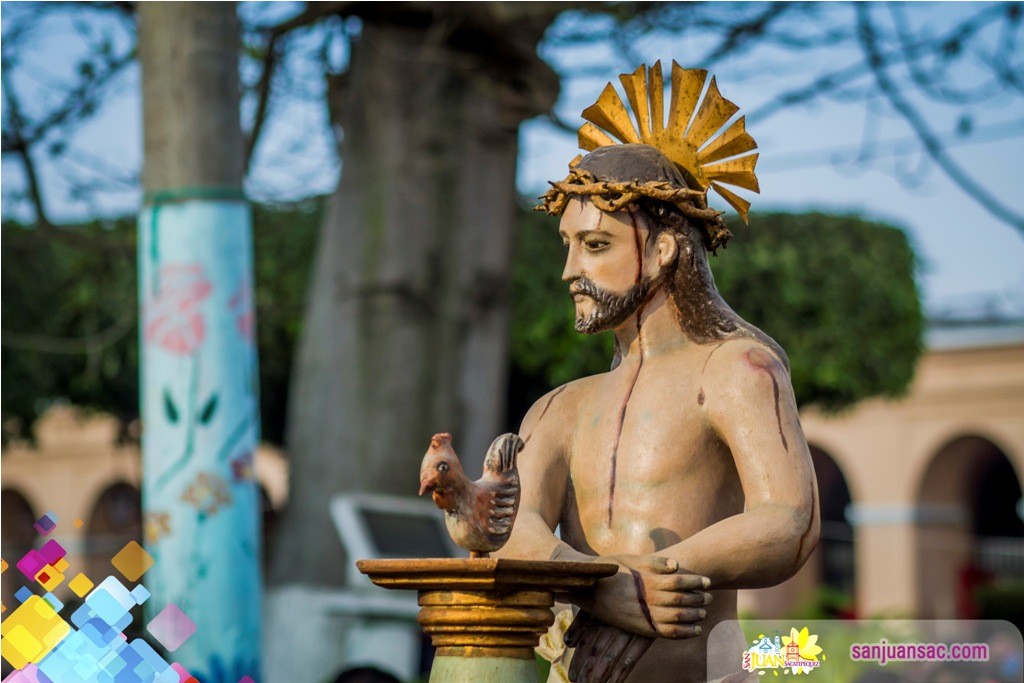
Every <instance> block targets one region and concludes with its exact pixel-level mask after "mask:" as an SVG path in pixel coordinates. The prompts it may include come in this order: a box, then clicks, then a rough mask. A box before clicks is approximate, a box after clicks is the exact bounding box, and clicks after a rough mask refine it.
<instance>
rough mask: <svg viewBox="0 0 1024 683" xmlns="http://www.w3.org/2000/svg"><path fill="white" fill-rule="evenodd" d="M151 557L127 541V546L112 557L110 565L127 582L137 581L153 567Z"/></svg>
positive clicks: (134, 543)
mask: <svg viewBox="0 0 1024 683" xmlns="http://www.w3.org/2000/svg"><path fill="white" fill-rule="evenodd" d="M153 562H154V560H153V556H152V555H150V554H149V553H147V552H146V550H145V549H144V548H143V547H142V546H141V545H139V544H138V543H136V542H135V541H129V542H128V544H127V545H126V546H125V547H123V548H121V550H120V551H119V552H118V553H117V555H114V558H113V559H112V560H110V563H111V564H112V565H114V567H115V568H116V569H117V571H119V572H121V574H122V575H123V576H124V577H125V578H126V579H128V580H129V581H138V580H139V577H140V576H142V575H143V574H145V573H146V572H147V571H148V570H149V568H150V567H152V566H153Z"/></svg>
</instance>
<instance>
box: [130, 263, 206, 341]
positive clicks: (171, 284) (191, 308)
mask: <svg viewBox="0 0 1024 683" xmlns="http://www.w3.org/2000/svg"><path fill="white" fill-rule="evenodd" d="M212 291H213V285H212V284H210V281H209V280H208V279H207V278H206V276H205V275H204V273H203V267H202V266H201V265H199V264H198V263H192V264H185V263H170V264H167V265H165V266H163V267H161V268H160V290H159V292H158V293H157V294H156V296H154V297H153V298H152V299H150V300H149V301H148V302H146V311H145V332H144V334H145V337H146V341H147V342H149V343H151V344H156V345H157V346H159V347H160V348H162V349H163V350H165V351H167V352H169V353H173V354H175V355H180V356H188V355H191V354H192V353H193V352H195V350H196V349H198V348H199V346H200V345H201V344H202V343H203V339H204V337H205V336H206V324H205V322H204V321H203V314H202V311H201V304H202V303H203V301H204V300H205V299H206V298H207V297H209V296H210V293H211V292H212Z"/></svg>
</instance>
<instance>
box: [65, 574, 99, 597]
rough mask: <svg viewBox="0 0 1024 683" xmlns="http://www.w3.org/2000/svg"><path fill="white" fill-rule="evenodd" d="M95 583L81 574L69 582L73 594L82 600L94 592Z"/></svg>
mask: <svg viewBox="0 0 1024 683" xmlns="http://www.w3.org/2000/svg"><path fill="white" fill-rule="evenodd" d="M93 585H94V584H93V582H92V581H90V580H89V577H88V576H86V575H85V574H83V573H81V572H79V573H78V574H77V575H76V576H75V578H73V579H71V581H69V582H68V588H70V589H71V592H72V593H74V594H75V595H77V596H78V597H80V598H84V597H85V594H86V593H88V592H89V591H90V590H92V587H93Z"/></svg>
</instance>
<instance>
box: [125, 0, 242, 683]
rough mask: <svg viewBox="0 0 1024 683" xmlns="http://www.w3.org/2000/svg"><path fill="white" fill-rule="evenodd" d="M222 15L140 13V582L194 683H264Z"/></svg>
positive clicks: (231, 45) (235, 124)
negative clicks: (147, 560)
mask: <svg viewBox="0 0 1024 683" xmlns="http://www.w3.org/2000/svg"><path fill="white" fill-rule="evenodd" d="M235 12H236V6H235V4H234V3H177V2H172V3H142V4H140V5H139V8H138V13H139V58H140V62H141V66H142V86H143V108H144V130H145V162H144V172H143V180H144V186H145V190H146V198H145V200H144V204H143V208H142V211H141V213H140V216H139V222H138V226H139V227H138V230H139V302H140V306H141V309H142V310H141V316H140V319H141V321H142V327H141V334H140V338H141V351H142V357H141V363H140V370H141V381H142V391H141V392H140V397H141V404H142V405H141V412H142V422H143V425H144V427H145V429H144V431H143V435H142V451H143V508H144V513H145V535H146V549H147V550H148V552H149V553H150V554H151V555H152V557H153V559H154V560H155V563H154V564H153V566H152V568H149V569H148V571H146V573H145V575H144V576H143V577H142V581H143V582H144V583H145V585H146V586H147V587H148V588H149V590H150V591H151V592H152V597H151V598H150V599H149V600H148V601H147V602H146V603H145V604H146V610H147V616H148V619H147V622H148V624H149V631H150V634H151V635H152V636H153V637H154V638H156V639H157V640H158V641H159V642H160V643H161V644H163V645H164V646H165V647H167V648H168V649H169V650H172V651H173V652H174V655H173V660H172V661H176V662H178V663H180V664H182V665H183V666H184V667H185V668H186V669H188V670H189V672H190V673H191V674H192V675H194V676H195V677H196V678H198V679H199V680H202V681H204V683H236V682H237V681H238V680H239V679H241V678H242V677H244V676H249V677H251V678H252V679H254V680H260V679H261V675H260V671H259V653H260V616H261V610H260V562H259V552H260V550H259V541H260V534H259V497H258V495H257V490H256V486H255V483H254V481H253V478H252V472H253V463H252V457H253V452H254V450H255V447H256V443H257V440H258V438H259V411H258V400H257V399H258V391H257V373H256V346H255V341H254V336H253V331H254V329H255V328H254V321H253V306H252V280H253V278H252V220H251V216H250V212H249V205H248V203H247V202H246V201H245V198H244V196H243V195H242V168H243V151H242V150H243V145H242V133H241V127H240V124H239V87H238V52H239V27H238V21H237V19H236V16H235ZM118 568H119V569H120V570H121V571H122V572H123V573H124V574H125V576H126V577H127V578H128V579H129V580H131V581H135V580H137V579H138V578H139V577H138V576H137V574H138V571H132V569H131V568H128V569H125V568H124V565H123V564H122V565H121V566H119V567H118ZM136 569H137V570H143V571H145V569H146V567H145V565H144V564H142V563H139V565H138V566H137V567H136ZM165 608H167V609H168V610H170V611H169V612H166V613H162V612H161V611H162V610H164V609H165ZM178 610H180V611H181V612H184V614H185V615H186V616H187V617H188V619H191V621H193V622H194V623H195V626H196V628H195V632H194V634H193V635H191V636H189V637H187V638H186V639H185V640H184V644H183V645H180V647H179V641H181V640H182V637H184V636H188V634H187V629H186V630H185V631H184V632H183V631H182V630H181V628H180V627H181V625H182V624H187V623H188V622H187V620H183V619H182V618H181V617H180V615H178ZM158 614H161V616H160V617H159V618H158V619H157V620H156V623H155V624H154V617H156V616H157V615H158ZM161 623H162V624H163V626H164V628H163V629H161V628H160V624H161ZM168 624H176V627H172V628H168ZM175 631H177V633H175Z"/></svg>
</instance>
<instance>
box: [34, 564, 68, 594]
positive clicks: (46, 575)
mask: <svg viewBox="0 0 1024 683" xmlns="http://www.w3.org/2000/svg"><path fill="white" fill-rule="evenodd" d="M35 579H36V581H37V582H38V583H39V585H40V586H42V587H43V588H44V589H46V590H48V591H52V590H53V589H54V588H56V587H57V586H59V585H61V584H62V583H64V575H63V574H61V573H60V572H59V571H57V568H56V567H54V566H53V565H50V564H47V565H45V566H44V567H43V568H42V569H40V570H39V573H38V574H36V576H35Z"/></svg>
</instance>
